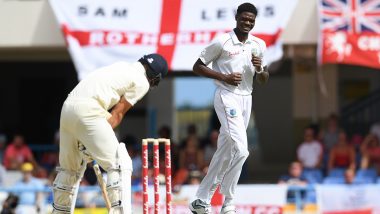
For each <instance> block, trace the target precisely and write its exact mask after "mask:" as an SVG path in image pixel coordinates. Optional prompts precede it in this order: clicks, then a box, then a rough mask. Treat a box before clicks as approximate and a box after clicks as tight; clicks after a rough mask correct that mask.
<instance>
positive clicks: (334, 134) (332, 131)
mask: <svg viewBox="0 0 380 214" xmlns="http://www.w3.org/2000/svg"><path fill="white" fill-rule="evenodd" d="M322 136H323V137H322V140H323V145H324V148H325V151H326V152H328V153H329V152H330V150H331V149H332V148H333V146H334V145H335V144H336V143H337V142H338V137H339V127H338V116H337V115H335V114H331V115H330V116H329V118H328V121H327V129H326V130H325V131H324V132H323V134H322Z"/></svg>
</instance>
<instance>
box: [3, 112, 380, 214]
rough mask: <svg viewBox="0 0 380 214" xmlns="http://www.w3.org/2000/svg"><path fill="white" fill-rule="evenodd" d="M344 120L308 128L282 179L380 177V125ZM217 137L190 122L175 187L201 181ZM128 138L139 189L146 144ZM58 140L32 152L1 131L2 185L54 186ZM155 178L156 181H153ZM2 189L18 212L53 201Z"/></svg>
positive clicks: (311, 197)
mask: <svg viewBox="0 0 380 214" xmlns="http://www.w3.org/2000/svg"><path fill="white" fill-rule="evenodd" d="M338 121H339V118H338V117H337V116H336V115H331V116H330V117H329V119H328V122H327V126H326V128H325V129H322V130H321V131H320V130H319V129H318V127H317V126H309V127H306V128H305V130H304V136H303V138H304V140H303V142H302V143H301V144H299V146H298V149H297V151H296V157H294V160H295V161H294V162H292V163H290V165H289V169H288V172H287V174H284V175H282V176H280V177H279V180H278V183H279V184H287V185H290V186H308V185H309V184H317V183H324V184H344V183H345V184H351V185H353V184H367V183H376V182H380V179H379V178H378V176H379V175H380V141H379V139H380V125H379V124H373V126H372V128H371V130H369V132H368V134H367V135H366V136H360V135H358V134H356V133H346V132H345V131H344V130H343V129H341V128H340V127H339V123H338ZM349 136H350V137H349ZM158 137H161V138H169V139H171V138H172V137H171V129H170V127H169V126H163V127H161V128H160V129H159V130H158ZM217 139H218V130H210V131H209V133H208V135H207V136H206V137H204V138H201V137H200V136H199V135H198V133H197V128H196V126H195V125H194V124H190V125H189V126H188V128H187V135H186V137H185V138H184V139H183V140H182V141H181V142H179V143H177V142H173V143H172V144H171V146H172V148H171V150H172V171H173V172H172V174H173V182H172V183H173V191H176V190H177V189H178V188H180V186H181V185H183V184H199V183H200V181H201V180H202V177H203V176H204V175H205V174H206V172H207V167H208V165H209V163H210V161H211V158H212V156H213V154H214V152H215V151H216V147H217ZM122 142H127V144H126V146H127V150H128V152H129V154H130V156H131V158H132V160H133V170H134V173H133V178H132V184H133V185H134V186H135V187H138V188H137V189H139V188H141V187H140V186H141V172H142V171H141V169H142V162H141V144H140V143H139V141H138V140H137V139H136V138H135V137H133V136H126V137H125V138H124V139H122ZM58 145H59V137H58V135H56V137H55V139H54V142H52V144H51V145H50V147H49V148H50V149H48V150H45V151H43V152H38V151H32V149H31V148H30V146H29V145H28V144H27V143H26V142H25V140H24V137H23V135H22V134H15V135H14V136H13V138H12V139H11V140H10V142H8V141H7V137H6V136H5V135H4V134H0V158H1V163H2V164H1V165H0V186H1V187H12V188H15V189H17V188H21V189H22V188H28V187H34V188H36V187H40V188H41V189H43V187H50V186H51V185H52V182H53V180H54V177H55V175H56V172H55V170H54V169H55V167H56V166H57V164H58V152H59V146H58ZM149 151H150V152H151V151H152V149H150V150H149ZM160 152H161V154H160V156H161V157H163V156H164V149H163V148H162V149H160ZM149 157H150V158H151V160H150V162H152V157H153V155H152V154H150V155H149ZM160 164H161V167H160V170H161V174H162V175H160V181H161V182H162V183H164V182H165V176H164V173H165V172H164V169H165V168H164V166H163V165H164V160H163V158H162V159H161V160H160ZM149 170H150V171H149V172H148V173H150V175H152V174H153V171H152V169H149ZM15 175H16V176H15ZM150 178H151V177H150ZM151 179H152V178H151ZM149 182H150V183H151V184H152V183H153V181H152V180H150V181H149ZM96 185H97V180H96V175H95V173H94V171H93V169H92V164H89V165H88V167H87V170H86V172H85V175H84V178H83V180H82V182H81V186H96ZM95 189H96V188H95ZM2 193H4V194H2V195H0V198H1V199H3V200H1V201H4V204H3V207H4V209H3V210H6V209H7V207H9V206H10V205H9V204H11V203H10V202H9V201H10V200H12V199H14V198H16V199H18V201H17V204H18V206H17V209H18V212H17V213H34V212H35V213H38V211H40V210H41V207H44V206H43V204H51V203H52V194H51V193H50V192H48V191H41V192H37V193H35V192H28V191H26V192H15V194H9V195H8V194H6V193H5V192H2ZM302 196H303V198H304V200H305V201H306V202H311V203H315V200H316V199H315V190H314V189H310V190H309V189H307V191H305V192H303V193H302ZM134 198H135V200H140V199H141V195H139V191H136V194H135V195H134ZM141 200H142V199H141ZM292 200H294V193H292V191H289V193H288V201H289V202H290V203H291V202H292ZM77 206H79V207H97V206H104V201H103V200H102V197H101V194H100V193H99V191H86V192H82V193H80V194H79V196H78V200H77Z"/></svg>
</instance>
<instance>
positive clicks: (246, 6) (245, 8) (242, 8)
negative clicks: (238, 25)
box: [236, 2, 257, 16]
mask: <svg viewBox="0 0 380 214" xmlns="http://www.w3.org/2000/svg"><path fill="white" fill-rule="evenodd" d="M243 12H249V13H253V14H255V16H257V8H256V7H255V5H253V4H251V3H248V2H246V3H243V4H241V5H239V7H238V9H237V12H236V14H237V15H239V14H241V13H243Z"/></svg>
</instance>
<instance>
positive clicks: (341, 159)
mask: <svg viewBox="0 0 380 214" xmlns="http://www.w3.org/2000/svg"><path fill="white" fill-rule="evenodd" d="M329 156H330V158H329V164H328V170H329V171H330V170H332V169H334V168H349V169H355V165H356V164H355V148H354V147H353V146H352V145H349V144H348V142H347V135H346V133H345V132H344V131H340V132H339V138H338V143H337V144H336V145H334V146H333V147H332V148H331V151H330V155H329Z"/></svg>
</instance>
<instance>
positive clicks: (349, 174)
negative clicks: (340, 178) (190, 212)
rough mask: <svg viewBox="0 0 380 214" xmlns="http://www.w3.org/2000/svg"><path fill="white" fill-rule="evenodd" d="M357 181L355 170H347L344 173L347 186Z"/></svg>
mask: <svg viewBox="0 0 380 214" xmlns="http://www.w3.org/2000/svg"><path fill="white" fill-rule="evenodd" d="M354 180H355V170H354V169H350V168H349V169H347V170H346V171H345V172H344V183H345V184H353V183H354Z"/></svg>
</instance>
